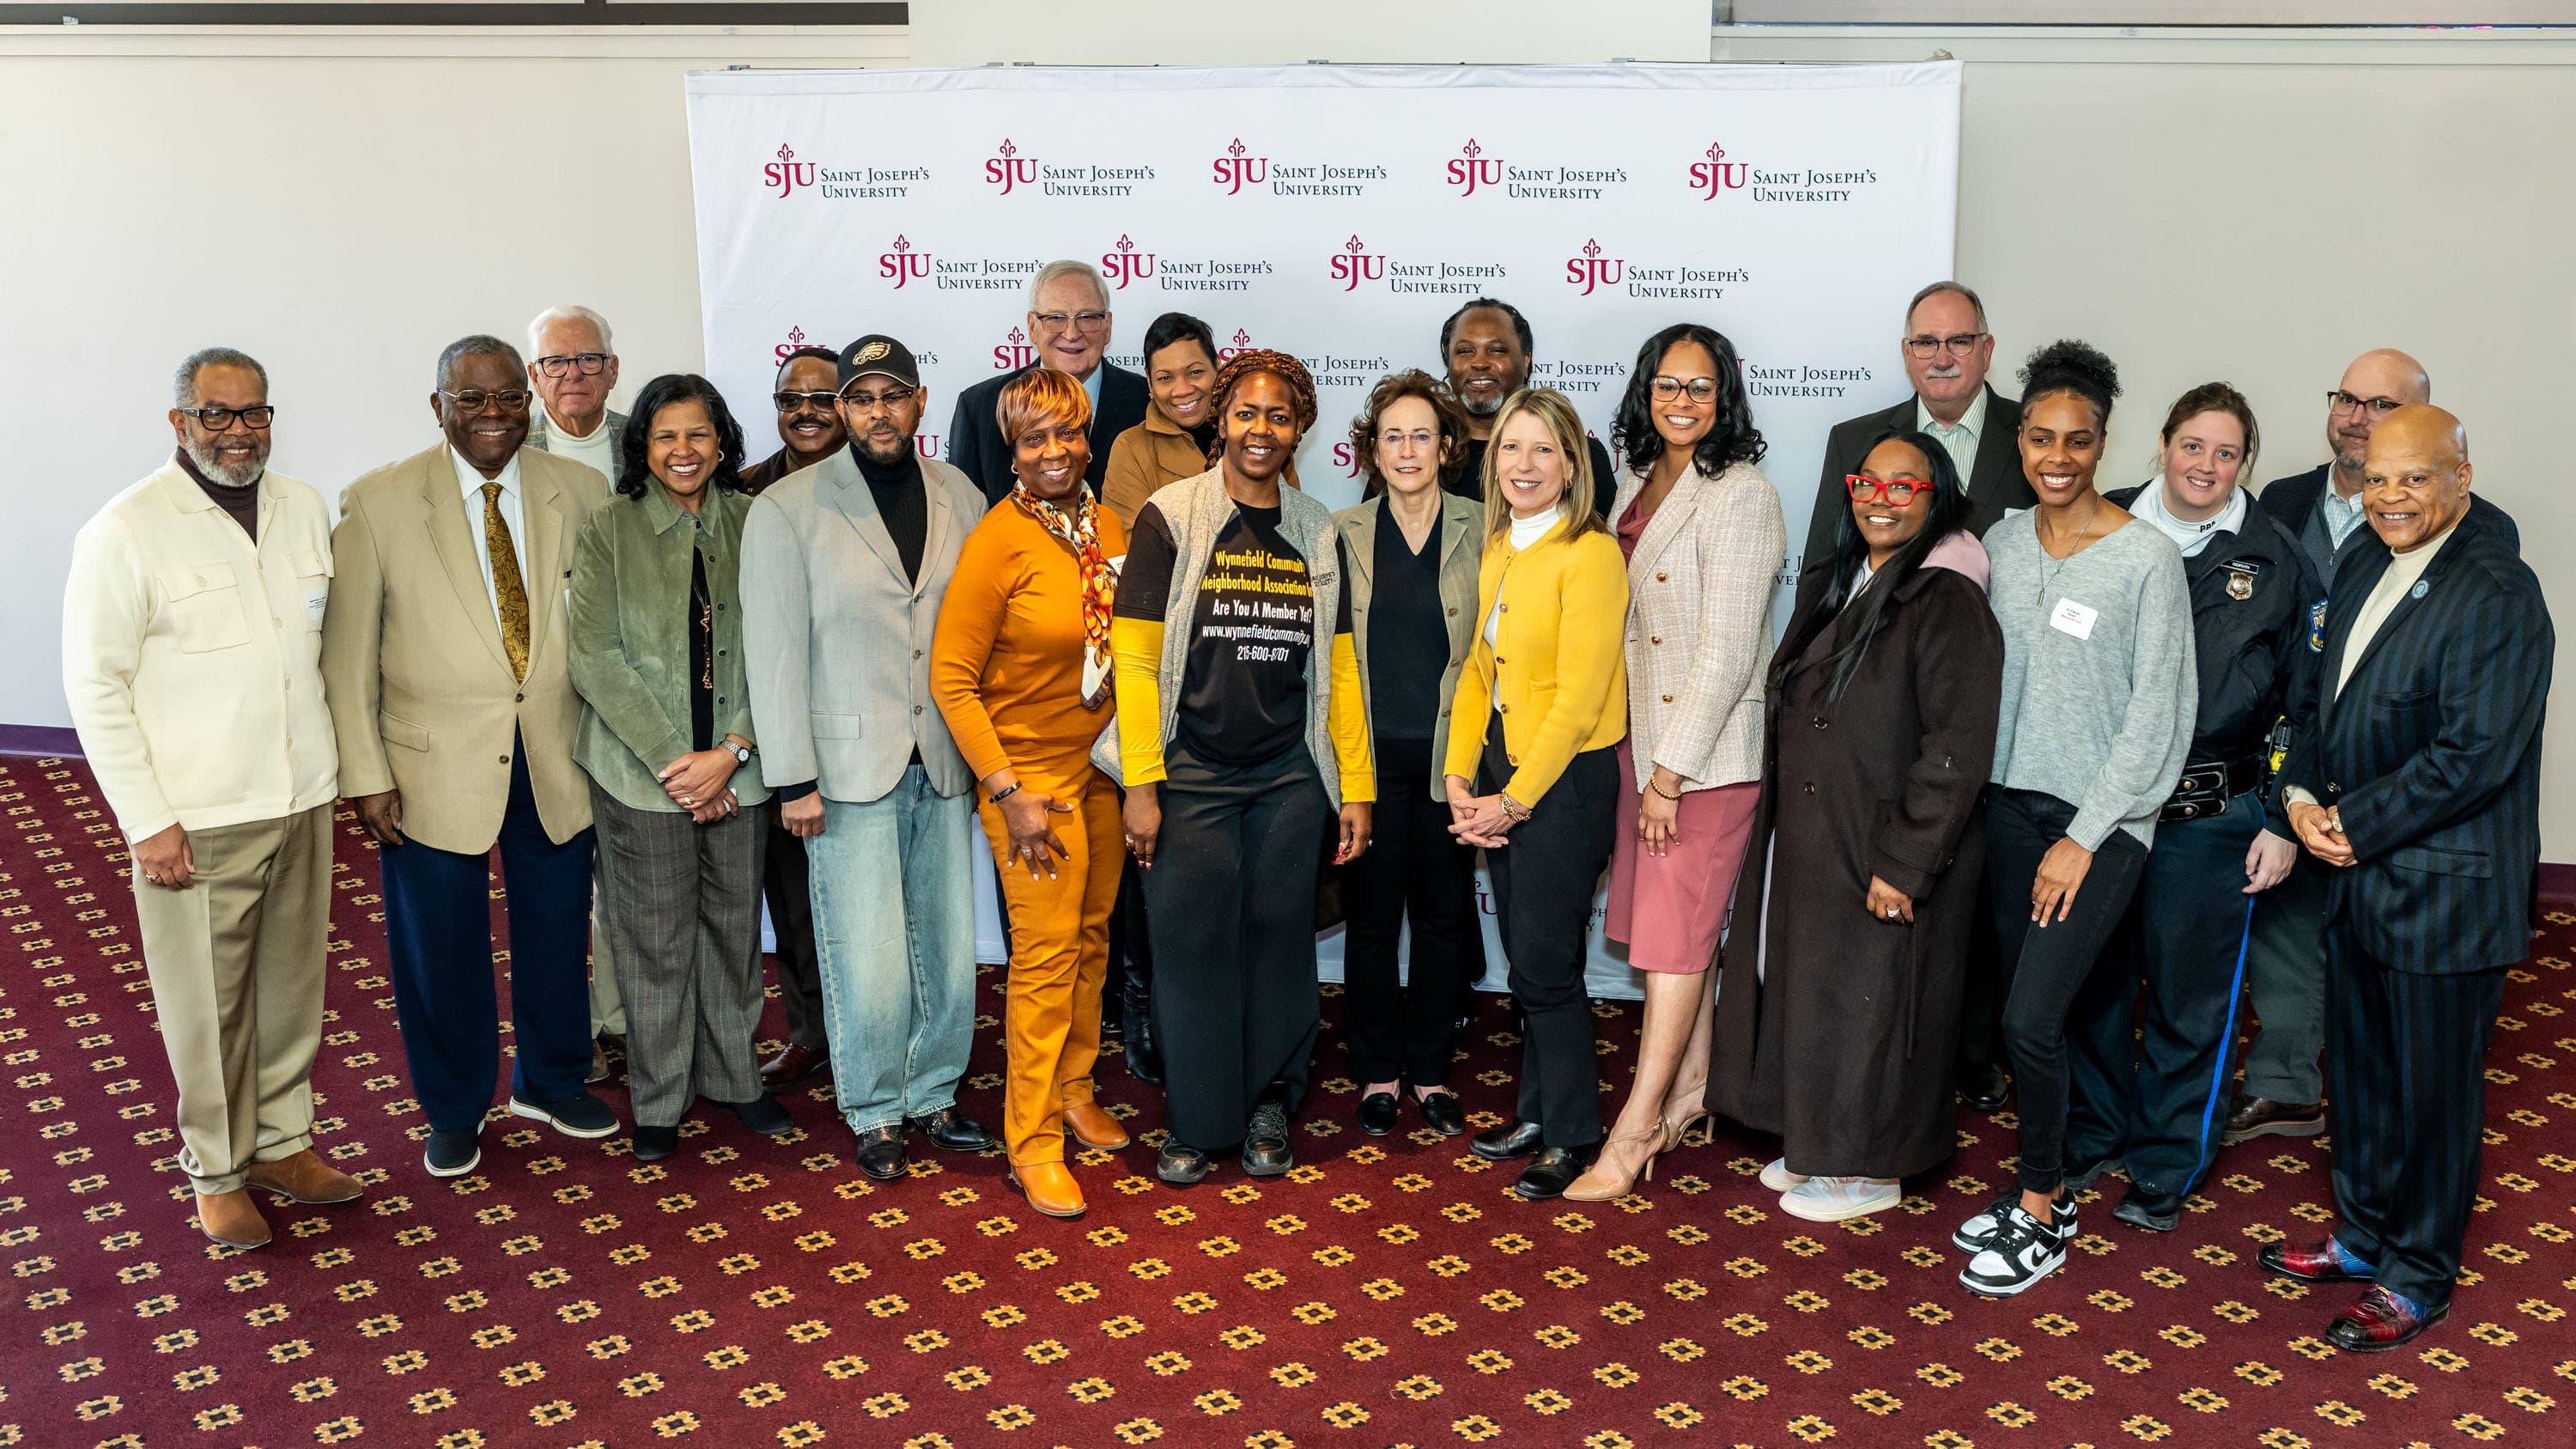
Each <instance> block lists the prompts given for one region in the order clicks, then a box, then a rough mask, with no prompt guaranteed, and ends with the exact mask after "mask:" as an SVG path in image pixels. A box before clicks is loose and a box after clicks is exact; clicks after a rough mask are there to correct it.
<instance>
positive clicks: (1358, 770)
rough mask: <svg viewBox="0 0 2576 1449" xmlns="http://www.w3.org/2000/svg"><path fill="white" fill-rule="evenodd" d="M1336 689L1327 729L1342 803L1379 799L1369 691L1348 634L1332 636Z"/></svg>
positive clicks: (1328, 709) (1327, 708) (1355, 646)
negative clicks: (1372, 752)
mask: <svg viewBox="0 0 2576 1449" xmlns="http://www.w3.org/2000/svg"><path fill="white" fill-rule="evenodd" d="M1332 678H1333V688H1332V695H1331V697H1330V698H1329V699H1328V700H1326V701H1325V704H1324V728H1325V731H1326V732H1327V733H1329V734H1330V735H1331V736H1332V737H1333V756H1334V759H1335V760H1336V761H1337V762H1338V763H1339V764H1340V766H1341V771H1342V803H1343V804H1346V805H1350V804H1368V803H1370V802H1372V801H1374V800H1376V799H1377V762H1376V761H1375V759H1374V758H1372V757H1371V755H1370V754H1369V722H1368V691H1367V690H1366V689H1365V688H1364V687H1363V686H1362V685H1361V684H1360V650H1359V645H1358V643H1357V642H1356V641H1355V640H1354V639H1353V638H1352V636H1350V635H1349V634H1335V635H1334V636H1333V676H1332Z"/></svg>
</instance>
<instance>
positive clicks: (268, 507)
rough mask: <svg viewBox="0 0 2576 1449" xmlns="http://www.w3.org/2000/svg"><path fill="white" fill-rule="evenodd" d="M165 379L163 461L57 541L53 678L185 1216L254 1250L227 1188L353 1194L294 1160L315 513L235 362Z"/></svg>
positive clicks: (321, 557) (323, 790)
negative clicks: (111, 895)
mask: <svg viewBox="0 0 2576 1449" xmlns="http://www.w3.org/2000/svg"><path fill="white" fill-rule="evenodd" d="M172 391H173V392H174V393H175V396H174V397H173V398H172V399H171V407H170V429H171V431H172V432H173V433H175V434H177V435H178V446H177V448H176V450H175V451H174V452H173V453H172V455H171V457H170V460H169V461H168V462H166V463H164V464H163V465H162V466H161V467H160V468H159V469H158V470H156V471H155V472H154V473H153V474H152V475H151V476H150V477H148V478H145V479H144V480H143V481H142V482H140V483H137V484H135V485H134V486H133V487H131V488H128V489H126V490H125V491H124V492H122V493H119V494H118V495H116V497H114V498H112V499H110V500H108V502H107V505H106V506H105V507H103V508H101V509H100V510H99V511H98V513H97V514H96V516H94V517H93V518H91V519H90V521H89V523H88V524H87V525H86V526H85V527H83V528H82V529H81V531H80V536H79V538H78V539H76V540H75V541H74V542H73V544H72V559H71V575H70V579H69V581H68V582H67V583H66V584H65V585H64V589H63V692H64V694H65V695H66V696H68V697H69V699H70V701H71V712H72V723H73V724H74V726H75V727H77V728H78V729H79V731H80V740H81V750H82V752H83V753H84V754H86V755H87V756H88V757H89V763H90V768H91V770H92V771H93V772H95V773H96V775H97V777H98V785H99V790H100V793H102V794H104V795H105V796H106V797H107V803H108V808H109V809H110V810H111V811H113V812H114V814H115V816H116V823H117V826H118V828H119V829H120V830H122V831H123V832H124V835H125V838H126V841H127V850H128V852H129V856H130V859H131V863H132V875H133V887H134V912H135V917H136V924H137V925H138V926H140V928H141V932H142V944H143V969H144V971H145V973H146V974H147V975H148V976H149V977H150V979H151V983H152V998H153V1004H154V1009H155V1011H156V1012H157V1014H158V1016H159V1020H160V1028H161V1049H162V1051H163V1052H165V1053H166V1054H167V1055H168V1056H169V1059H170V1075H171V1077H172V1078H173V1079H174V1080H175V1081H176V1083H177V1086H178V1089H179V1111H178V1128H179V1166H180V1168H181V1170H182V1171H184V1172H186V1173H187V1174H188V1181H189V1183H190V1185H191V1186H193V1187H194V1188H195V1189H196V1190H197V1225H198V1227H199V1229H200V1230H202V1231H203V1232H204V1233H205V1235H206V1236H207V1237H209V1238H212V1239H214V1240H215V1241H216V1242H218V1243H224V1244H227V1245H229V1246H232V1247H236V1248H256V1247H258V1246H259V1245H261V1244H262V1243H265V1242H267V1241H268V1239H269V1230H268V1223H267V1221H266V1220H265V1219H264V1218H262V1217H261V1216H260V1211H259V1207H258V1205H257V1204H256V1203H255V1202H254V1200H253V1199H252V1197H251V1193H250V1189H253V1188H257V1189H262V1190H265V1191H268V1192H273V1193H277V1194H279V1195H280V1196H284V1197H290V1198H293V1199H295V1200H296V1201H298V1202H308V1203H325V1202H346V1201H348V1200H349V1199H351V1198H354V1197H356V1196H357V1195H358V1184H357V1182H356V1181H355V1180H354V1179H352V1178H350V1177H349V1176H347V1175H346V1174H344V1173H341V1172H339V1171H336V1170H334V1169H333V1168H331V1167H328V1166H326V1165H324V1163H323V1162H322V1160H321V1159H320V1158H319V1157H316V1156H315V1155H314V1153H313V1090H312V1075H313V1055H314V1053H315V1051H317V1050H318V1049H319V1048H320V1046H321V1043H322V980H323V964H322V963H323V957H324V952H325V945H324V943H325V941H326V939H327V934H328V928H329V925H330V906H331V802H332V800H333V798H334V797H335V796H336V795H337V794H338V784H337V781H338V755H337V752H336V751H335V749H334V747H333V743H332V737H331V716H330V714H329V712H328V710H327V709H326V708H325V707H324V705H323V694H322V671H321V669H320V667H319V666H318V664H317V662H316V657H315V655H316V650H317V648H318V644H317V640H318V638H319V636H320V630H321V627H322V611H323V607H324V602H325V600H326V599H327V597H328V595H329V592H330V588H331V565H330V558H331V513H330V509H329V507H328V506H327V505H325V504H324V503H323V501H322V495H321V494H319V493H316V492H315V491H314V490H313V489H311V488H310V487H307V486H306V485H304V484H302V483H299V482H296V481H295V480H294V479H292V478H287V477H283V476H280V475H279V474H276V473H272V472H269V471H268V449H269V435H270V428H271V425H272V423H273V421H274V417H275V412H274V409H272V408H271V407H270V406H269V401H268V373H267V371H266V370H265V369H263V368H262V367H261V366H260V365H259V364H258V363H257V362H254V361H252V360H251V359H250V358H249V357H248V356H247V355H245V354H243V353H240V352H236V351H234V350H233V349H231V348H229V347H210V348H207V349H205V350H204V351H202V352H198V353H196V354H194V355H192V356H190V357H189V358H188V360H187V361H185V362H183V363H181V364H180V365H179V372H178V376H177V377H176V379H175V380H174V384H173V388H172Z"/></svg>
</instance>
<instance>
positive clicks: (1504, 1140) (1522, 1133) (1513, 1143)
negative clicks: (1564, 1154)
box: [1467, 1117, 1540, 1162]
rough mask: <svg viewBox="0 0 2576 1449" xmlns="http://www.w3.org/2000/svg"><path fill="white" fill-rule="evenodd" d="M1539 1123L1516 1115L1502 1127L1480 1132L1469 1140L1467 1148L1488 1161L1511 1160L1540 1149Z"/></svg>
mask: <svg viewBox="0 0 2576 1449" xmlns="http://www.w3.org/2000/svg"><path fill="white" fill-rule="evenodd" d="M1539 1136H1540V1133H1539V1125H1538V1124H1537V1123H1536V1122H1524V1121H1522V1120H1520V1119H1519V1118H1517V1117H1515V1118H1513V1119H1512V1120H1511V1121H1509V1122H1506V1123H1504V1124H1503V1125H1502V1126H1500V1127H1496V1128H1493V1129H1491V1130H1489V1131H1484V1132H1479V1133H1477V1134H1476V1135H1475V1138H1474V1139H1473V1140H1472V1141H1470V1142H1468V1144H1467V1150H1468V1151H1470V1152H1472V1153H1474V1154H1476V1155H1477V1156H1478V1157H1481V1158H1483V1159H1485V1160H1486V1161H1487V1162H1509V1161H1511V1160H1512V1159H1513V1158H1515V1157H1527V1156H1529V1155H1530V1154H1531V1153H1533V1152H1536V1151H1538V1144H1539Z"/></svg>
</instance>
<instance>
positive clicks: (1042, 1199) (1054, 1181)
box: [1003, 1162, 1083, 1218]
mask: <svg viewBox="0 0 2576 1449" xmlns="http://www.w3.org/2000/svg"><path fill="white" fill-rule="evenodd" d="M1003 1175H1004V1176H1005V1177H1007V1178H1008V1179H1009V1180H1010V1184H1011V1186H1013V1187H1016V1188H1018V1189H1019V1190H1020V1191H1021V1192H1022V1193H1023V1194H1025V1195H1026V1196H1027V1197H1028V1200H1029V1206H1031V1207H1033V1208H1036V1209H1037V1210H1038V1211H1039V1212H1042V1213H1045V1214H1046V1215H1047V1216H1048V1217H1051V1218H1078V1217H1080V1216H1082V1210H1083V1201H1082V1184H1080V1183H1078V1182H1075V1181H1074V1180H1073V1172H1072V1170H1071V1169H1069V1168H1067V1167H1066V1166H1065V1165H1064V1164H1063V1163H1061V1162H1033V1163H1030V1164H1029V1165H1028V1166H1026V1167H1014V1168H1011V1169H1010V1170H1009V1171H1007V1172H1005V1173H1004V1174H1003Z"/></svg>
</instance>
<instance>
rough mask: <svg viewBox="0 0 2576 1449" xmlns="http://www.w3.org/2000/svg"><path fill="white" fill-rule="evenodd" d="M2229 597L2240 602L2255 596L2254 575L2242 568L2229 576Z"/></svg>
mask: <svg viewBox="0 0 2576 1449" xmlns="http://www.w3.org/2000/svg"><path fill="white" fill-rule="evenodd" d="M2227 597H2229V598H2231V599H2234V600H2235V601H2236V602H2238V603H2240V604H2241V603H2243V602H2245V601H2246V600H2247V599H2250V598H2252V597H2254V576H2253V575H2252V574H2249V573H2245V572H2243V571H2242V570H2239V571H2236V572H2233V573H2230V574H2229V575H2228V576H2227Z"/></svg>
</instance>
